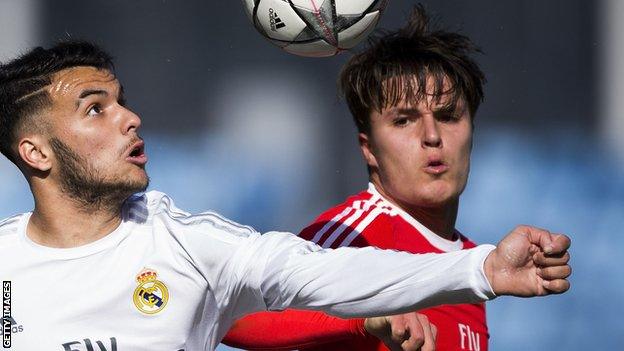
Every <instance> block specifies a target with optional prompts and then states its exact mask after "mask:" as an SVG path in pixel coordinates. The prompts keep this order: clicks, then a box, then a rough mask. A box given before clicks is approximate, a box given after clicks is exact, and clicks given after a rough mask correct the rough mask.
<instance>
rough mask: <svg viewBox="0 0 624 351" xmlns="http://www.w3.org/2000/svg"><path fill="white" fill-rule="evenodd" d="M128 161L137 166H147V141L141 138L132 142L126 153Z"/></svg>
mask: <svg viewBox="0 0 624 351" xmlns="http://www.w3.org/2000/svg"><path fill="white" fill-rule="evenodd" d="M126 155H127V156H126V161H128V162H130V163H133V164H135V165H137V166H145V164H146V163H147V155H146V154H145V143H144V142H143V141H142V140H140V141H137V142H136V143H134V144H132V146H130V148H129V149H128V152H127V153H126Z"/></svg>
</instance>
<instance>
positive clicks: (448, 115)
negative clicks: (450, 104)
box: [437, 113, 461, 122]
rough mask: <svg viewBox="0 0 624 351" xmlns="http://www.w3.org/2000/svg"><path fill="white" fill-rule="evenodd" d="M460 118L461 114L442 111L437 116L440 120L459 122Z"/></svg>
mask: <svg viewBox="0 0 624 351" xmlns="http://www.w3.org/2000/svg"><path fill="white" fill-rule="evenodd" d="M460 118H461V116H459V115H455V114H452V113H442V114H440V115H438V116H437V119H438V121H440V122H457V121H459V119H460Z"/></svg>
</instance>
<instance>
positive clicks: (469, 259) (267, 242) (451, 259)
mask: <svg viewBox="0 0 624 351" xmlns="http://www.w3.org/2000/svg"><path fill="white" fill-rule="evenodd" d="M493 248H494V247H493V246H491V245H483V246H479V247H477V248H475V249H472V250H464V251H459V252H452V253H446V254H422V255H414V254H409V253H405V252H396V251H391V250H380V249H376V248H373V247H367V248H359V249H356V248H350V247H342V248H338V249H335V250H332V249H323V248H321V247H319V246H318V245H316V244H314V243H311V242H309V241H305V240H302V239H301V238H298V237H296V236H294V235H292V234H289V233H278V232H272V233H267V234H264V235H255V236H253V237H250V240H249V242H248V243H247V245H246V248H245V249H244V250H242V251H240V252H239V253H238V254H237V255H236V257H232V260H233V262H232V264H233V265H235V266H237V268H236V269H234V270H233V273H234V275H235V276H237V277H244V279H238V280H237V282H236V284H237V286H236V287H235V288H233V290H232V291H233V292H237V293H238V294H241V293H245V294H249V295H253V294H258V293H259V294H260V295H261V296H262V299H263V301H264V304H265V306H266V307H267V309H269V310H283V309H285V308H288V307H292V308H301V309H312V310H323V311H325V312H327V313H329V314H332V315H335V316H339V317H362V316H373V315H389V314H396V313H403V312H407V311H412V310H417V309H422V308H426V307H430V306H434V305H440V304H448V303H464V302H469V303H472V302H481V301H485V300H488V299H489V298H493V297H494V294H493V292H492V290H491V287H490V285H489V283H488V281H487V279H486V278H485V274H484V272H483V262H484V260H485V258H486V256H487V255H488V254H489V252H490V251H491V250H492V249H493ZM237 297H239V296H237ZM248 312H253V311H248Z"/></svg>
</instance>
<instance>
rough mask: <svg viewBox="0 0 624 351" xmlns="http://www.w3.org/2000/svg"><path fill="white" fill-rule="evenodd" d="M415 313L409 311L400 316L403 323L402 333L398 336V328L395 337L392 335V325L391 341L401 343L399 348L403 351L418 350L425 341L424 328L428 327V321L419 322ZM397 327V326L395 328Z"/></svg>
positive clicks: (393, 327)
mask: <svg viewBox="0 0 624 351" xmlns="http://www.w3.org/2000/svg"><path fill="white" fill-rule="evenodd" d="M418 316H420V315H418V314H417V313H415V312H411V313H406V314H403V315H400V316H396V317H400V321H401V322H402V324H403V328H402V329H403V331H404V333H403V335H402V337H400V338H398V337H399V334H400V333H399V330H397V338H395V336H394V334H395V333H394V329H395V326H394V325H393V326H392V329H393V333H392V334H393V341H394V342H396V343H397V344H399V345H401V350H403V351H418V350H422V349H421V348H422V346H423V345H424V343H425V339H426V336H425V329H426V328H428V321H427V323H426V324H425V325H423V324H422V323H421V320H420V319H419V318H418ZM395 320H399V318H395ZM397 329H398V328H397Z"/></svg>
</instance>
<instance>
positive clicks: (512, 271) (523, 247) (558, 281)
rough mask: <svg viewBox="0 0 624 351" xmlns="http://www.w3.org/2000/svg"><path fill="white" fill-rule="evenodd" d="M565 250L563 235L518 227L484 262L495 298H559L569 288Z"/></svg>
mask: <svg viewBox="0 0 624 351" xmlns="http://www.w3.org/2000/svg"><path fill="white" fill-rule="evenodd" d="M569 247H570V238H568V237H567V236H565V235H562V234H551V233H550V232H548V231H547V230H543V229H539V228H535V227H530V226H519V227H517V228H516V229H514V230H513V231H512V232H511V233H509V234H508V235H507V236H506V237H504V238H503V240H501V242H500V243H498V246H497V247H496V249H495V250H493V251H492V252H491V253H490V254H489V255H488V257H487V258H486V259H485V265H484V270H485V275H486V276H487V279H488V280H489V282H490V284H491V286H492V289H493V290H494V293H495V294H497V295H513V296H522V297H531V296H543V295H549V294H560V293H563V292H565V291H566V290H568V289H569V288H570V282H568V280H567V279H566V278H567V277H569V276H570V274H571V273H572V269H571V268H570V266H569V265H568V261H569V260H570V254H569V253H568V248H569Z"/></svg>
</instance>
